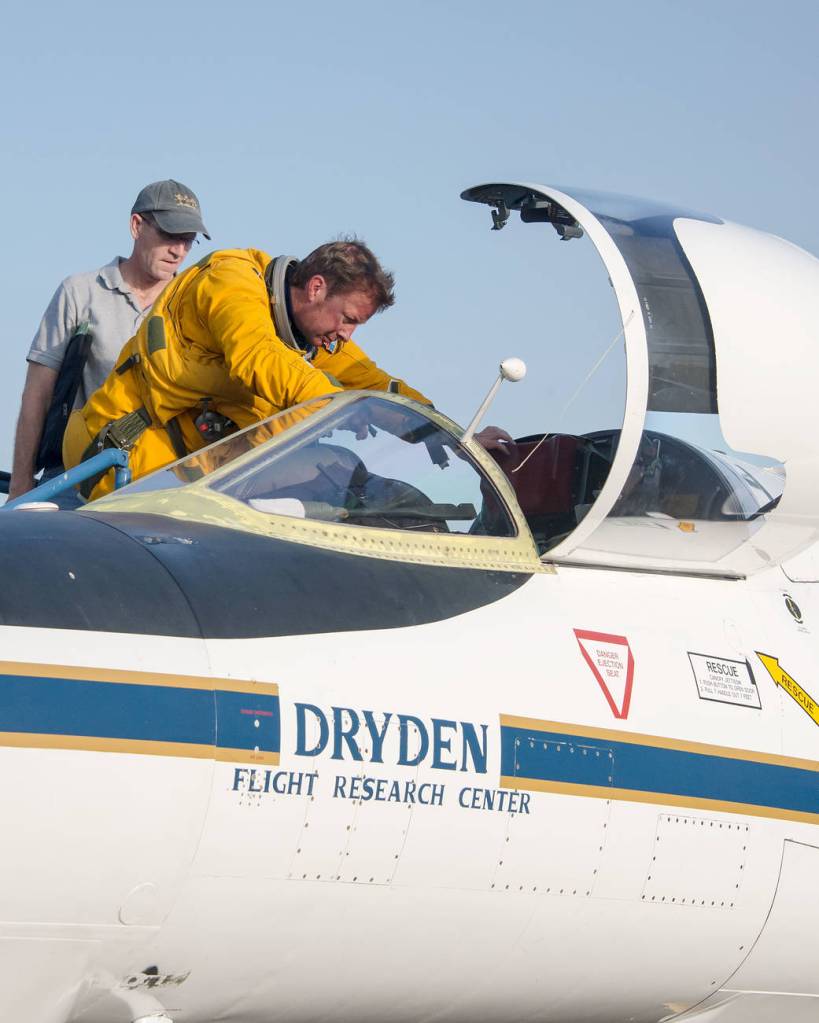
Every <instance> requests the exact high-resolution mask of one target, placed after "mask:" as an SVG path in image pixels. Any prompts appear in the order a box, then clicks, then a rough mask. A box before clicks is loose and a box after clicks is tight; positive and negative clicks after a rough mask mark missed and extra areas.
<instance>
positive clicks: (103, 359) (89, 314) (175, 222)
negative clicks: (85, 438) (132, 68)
mask: <svg viewBox="0 0 819 1023" xmlns="http://www.w3.org/2000/svg"><path fill="white" fill-rule="evenodd" d="M130 226H131V237H132V238H133V240H134V246H133V250H132V252H131V255H130V256H128V257H127V259H126V258H123V257H121V256H117V257H116V258H115V259H113V260H111V262H110V263H107V264H106V265H105V266H103V267H101V268H100V269H99V270H95V271H92V272H90V273H81V274H74V275H73V276H71V277H67V278H66V279H65V280H64V281H63V282H62V284H61V285H60V286H59V288H57V291H56V292H55V294H54V297H53V298H52V299H51V302H50V303H49V305H48V308H47V309H46V311H45V315H44V316H43V319H42V322H41V323H40V327H39V330H38V331H37V334H36V335H35V337H34V341H33V342H32V345H31V348H30V350H29V353H28V373H27V374H26V382H25V387H24V388H23V398H22V401H21V404H20V416H19V418H18V420H17V433H16V435H15V440H14V462H13V465H12V472H11V482H10V484H9V498H13V497H18V496H19V495H20V494H25V493H26V492H27V491H29V490H31V489H32V487H34V486H35V485H36V481H35V479H34V473H35V471H36V466H35V460H36V457H37V450H38V448H39V445H40V438H41V436H42V432H43V425H44V423H45V419H46V413H47V412H48V408H49V404H50V402H51V398H52V395H53V393H54V386H55V384H56V382H57V378H58V375H59V371H60V367H61V365H62V362H63V357H64V355H65V350H66V348H67V346H68V343H69V341H70V340H71V338H72V337H73V336H74V335H75V334H76V333H77V332H78V330H79V329H81V328H82V327H83V325H85V324H87V326H88V329H89V330H90V333H91V339H92V340H91V349H90V353H89V356H88V359H87V361H86V363H85V367H84V369H83V374H82V380H81V382H80V386H79V390H78V392H77V398H76V401H75V403H74V405H75V407H78V408H81V407H82V406H83V405H84V404H85V402H86V401H87V400H88V398H89V396H90V395H91V394H93V392H94V391H96V390H97V388H98V387H100V385H101V384H102V383H103V381H104V380H105V379H106V377H107V376H108V374H109V373H110V372H111V370H112V369H113V368H114V364H115V361H116V358H117V356H118V355H119V352H120V349H121V348H122V346H123V345H124V344H125V342H126V341H127V340H128V339H129V338H131V337H133V335H134V334H135V333H136V331H137V328H138V327H139V325H140V323H141V322H142V320H143V319H144V318H145V316H146V314H147V313H148V311H149V310H150V308H151V306H152V305H153V303H154V302H155V301H156V299H157V298H158V297H159V294H160V292H161V291H162V289H163V288H164V287H165V285H166V284H167V283H168V281H169V280H171V278H172V277H173V276H174V275H175V274H176V272H177V270H178V269H179V267H180V266H181V264H182V262H183V260H184V259H185V256H187V254H188V252H189V251H190V247H191V245H193V243H194V241H195V239H196V235H197V234H199V233H201V234H203V235H204V236H205V238H207V239H208V240H210V235H209V234H208V233H207V230H206V228H205V225H204V224H203V222H202V215H201V212H200V208H199V200H198V199H197V198H196V196H195V195H194V193H193V192H192V191H191V190H190V189H189V188H187V187H186V186H185V185H182V184H180V183H179V182H178V181H173V180H168V181H156V182H154V183H153V184H150V185H146V186H145V188H143V189H142V191H141V192H140V193H139V195H138V196H137V198H136V202H135V203H134V205H133V208H132V209H131V224H130ZM52 475H53V474H52Z"/></svg>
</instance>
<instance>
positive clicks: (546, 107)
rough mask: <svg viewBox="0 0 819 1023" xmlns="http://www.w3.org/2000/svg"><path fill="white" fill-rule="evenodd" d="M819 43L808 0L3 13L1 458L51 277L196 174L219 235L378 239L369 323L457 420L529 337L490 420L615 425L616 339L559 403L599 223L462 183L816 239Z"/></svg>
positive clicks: (582, 367)
mask: <svg viewBox="0 0 819 1023" xmlns="http://www.w3.org/2000/svg"><path fill="white" fill-rule="evenodd" d="M818 38H819V5H817V4H815V3H809V2H802V0H798V2H795V0H783V2H780V3H778V4H771V3H761V2H758V0H751V2H738V0H723V2H720V0H710V2H699V0H696V2H689V3H681V2H676V3H671V2H668V0H651V2H644V0H636V2H629V0H623V2H620V3H611V2H585V3H584V2H582V0H580V2H575V3H573V4H564V3H549V2H541V3H535V2H527V0H522V2H519V3H517V4H511V5H503V4H497V3H489V2H482V0H473V2H471V3H466V2H460V0H457V2H445V0H442V2H438V3H433V2H427V0H422V2H418V0H416V2H413V3H411V4H410V3H406V4H400V5H399V4H389V3H383V2H379V3H375V2H357V0H348V2H345V3H328V2H325V0H315V2H312V3H309V4H308V3H301V4H299V3H287V4H284V3H276V2H267V3H252V4H248V3H242V2H232V3H229V4H215V3H212V2H211V3H198V4H191V3H186V2H184V0H183V2H178V3H174V4H168V3H162V4H154V3H147V4H139V5H137V4H127V3H126V4H117V5H114V4H110V5H102V4H93V5H91V4H85V3H81V2H79V3H68V4H56V3H54V2H53V0H52V2H50V3H46V4H27V5H15V6H14V7H13V8H12V9H11V10H9V9H7V10H6V13H5V16H4V25H3V32H2V41H0V50H2V54H3V59H2V63H0V87H2V95H3V104H2V134H1V135H0V138H2V160H1V161H0V194H2V195H4V196H5V202H4V203H3V204H2V225H3V236H4V237H3V245H2V255H0V260H2V275H0V280H1V281H2V302H3V316H2V330H3V343H2V348H1V349H0V351H1V352H2V354H1V355H0V359H2V374H1V375H0V380H1V381H2V383H0V389H1V391H2V399H3V400H2V408H3V414H2V425H3V429H2V434H0V438H1V439H0V466H10V461H11V446H12V433H13V427H14V422H15V420H16V416H17V408H18V402H19V394H20V389H21V386H22V381H23V376H24V373H25V354H26V351H27V349H28V345H29V343H30V340H31V337H32V335H33V333H34V331H35V329H36V326H37V323H38V322H39V319H40V316H41V315H42V312H43V310H44V308H45V306H46V304H47V302H48V300H49V298H50V297H51V294H52V293H53V291H54V289H55V287H56V286H57V284H58V283H59V281H60V280H61V278H63V277H64V276H66V275H67V274H69V273H72V272H76V271H79V270H88V269H93V268H95V267H97V266H99V265H101V264H102V263H104V262H107V261H108V260H110V259H111V258H112V256H113V255H114V254H115V253H119V254H122V255H127V254H128V252H129V251H130V238H129V236H128V233H127V226H128V213H129V210H130V207H131V204H132V202H133V199H134V197H135V195H136V193H137V191H138V190H139V189H140V188H141V187H142V186H143V185H144V184H146V183H147V182H149V181H153V180H156V179H158V178H164V177H175V178H178V179H179V180H181V181H183V182H185V183H186V184H188V185H189V186H191V187H192V188H193V189H194V190H195V191H196V192H197V193H198V195H199V197H200V199H201V201H202V206H203V211H204V216H205V221H206V223H207V224H208V226H209V228H210V230H211V233H212V235H213V242H212V246H213V247H214V248H222V247H231V246H254V247H259V248H263V249H266V250H267V251H268V252H270V253H271V254H278V253H281V252H287V253H292V254H295V255H303V254H305V253H306V252H307V251H309V250H310V249H311V248H313V247H314V246H315V245H317V244H319V243H320V242H322V241H325V240H326V239H328V238H329V237H332V236H335V235H337V234H339V233H341V232H355V233H357V234H359V235H360V236H362V237H363V238H364V239H366V240H367V241H368V242H369V244H370V245H371V246H372V247H373V248H374V249H375V251H376V252H377V253H378V254H379V255H380V256H381V258H382V260H383V261H384V263H385V264H386V265H387V266H389V267H390V268H391V269H392V270H393V271H394V272H395V274H396V277H397V281H398V287H397V296H398V301H397V304H396V306H395V307H394V308H393V309H392V310H389V311H388V312H387V313H385V314H383V315H382V316H379V317H376V318H375V319H373V320H372V321H371V323H370V324H368V325H367V326H366V327H365V328H363V329H362V330H361V331H360V334H359V336H358V339H359V340H360V341H361V342H362V343H363V345H364V346H365V348H366V349H367V350H368V352H369V353H370V354H371V355H372V356H373V357H374V358H375V359H376V360H377V361H378V362H379V363H380V364H381V365H383V366H384V367H385V368H387V369H389V370H390V371H391V372H393V373H394V374H396V375H402V376H405V377H406V378H408V379H409V380H411V381H412V382H413V383H414V384H416V385H417V386H418V387H420V388H421V389H423V390H424V391H426V392H427V393H428V394H429V395H430V397H432V398H433V400H434V401H435V403H436V405H438V406H439V407H440V408H441V409H442V410H443V411H446V412H448V413H449V414H450V415H452V416H453V418H455V419H457V420H459V421H461V422H465V421H466V420H468V419H469V417H470V415H471V412H472V411H473V409H474V407H475V406H476V405H477V404H478V402H479V401H480V399H481V398H482V396H483V394H484V393H485V391H486V389H487V388H488V386H489V384H490V383H491V380H492V379H493V377H494V375H495V372H496V366H497V363H498V361H499V360H500V359H501V358H502V357H504V356H506V355H519V356H521V357H523V358H524V359H525V360H526V361H527V363H529V365H530V373H529V376H528V377H527V379H526V380H525V381H524V382H522V383H520V384H517V385H514V387H511V386H509V385H506V386H507V391H506V394H505V395H502V397H501V398H500V399H499V402H498V405H497V406H496V409H495V411H494V413H493V415H492V416H491V418H492V419H493V420H494V421H496V422H499V423H501V424H503V425H506V426H508V427H510V428H511V429H512V430H513V432H516V433H527V432H535V431H541V430H544V429H551V430H556V429H569V428H578V429H580V428H594V427H598V426H605V425H615V426H616V425H618V417H619V409H620V406H621V402H622V378H621V371H622V360H621V356H620V354H619V352H617V351H615V352H614V353H613V354H612V356H611V357H610V359H609V360H607V364H606V365H605V366H604V368H603V370H601V372H600V373H599V374H598V375H597V377H596V378H595V379H594V380H593V381H592V382H591V384H590V385H589V386H588V387H587V388H586V390H585V391H584V393H583V396H582V401H580V402H578V403H576V404H575V406H573V408H572V409H571V410H569V411H568V412H565V413H562V411H561V410H562V408H563V406H564V405H565V402H566V399H567V398H568V397H569V396H570V395H571V393H572V392H573V391H574V389H575V387H576V385H577V383H578V382H579V381H580V379H582V378H583V377H584V376H585V375H586V373H587V371H588V369H589V368H590V367H591V365H592V364H593V363H594V361H595V359H596V358H597V356H598V355H599V353H600V352H601V351H602V350H603V349H605V348H606V347H607V346H608V344H609V342H610V341H611V340H612V339H613V337H614V335H615V334H616V332H617V330H618V328H619V322H618V320H617V319H616V316H615V310H614V304H613V299H612V296H611V292H610V289H609V287H608V285H607V282H606V275H605V273H604V271H603V269H602V267H601V265H600V264H599V262H598V260H597V257H596V255H595V253H594V251H593V249H592V247H591V245H590V243H589V242H588V241H587V240H584V241H582V242H580V243H578V242H572V243H569V244H563V243H559V242H558V240H557V237H556V235H555V234H554V232H553V231H552V230H551V229H550V228H547V227H543V226H540V225H529V226H528V227H524V226H523V225H521V224H520V223H519V222H518V220H517V217H516V218H515V220H514V222H510V225H509V227H508V228H507V229H506V230H505V231H503V232H501V233H500V234H497V233H495V234H493V233H491V232H490V231H489V225H490V219H489V211H488V210H487V209H486V208H485V207H478V206H474V205H471V204H466V203H463V202H461V201H460V200H459V198H458V194H459V192H460V191H461V190H462V189H463V188H465V187H467V186H469V185H472V184H476V183H478V182H482V181H487V180H498V179H508V180H529V181H540V182H544V183H552V184H575V185H579V186H585V187H591V188H596V189H602V190H608V191H619V192H625V193H630V194H636V195H642V196H648V197H656V198H661V199H669V200H674V201H677V202H679V203H682V204H684V205H687V206H689V207H692V208H695V209H702V210H705V211H708V212H711V213H715V214H717V215H719V216H722V217H725V218H727V219H731V220H736V221H739V222H742V223H747V224H750V225H753V226H755V227H760V228H762V229H766V230H772V231H774V232H775V233H777V234H781V235H783V236H785V237H786V238H789V239H790V240H792V241H794V242H796V243H797V244H799V245H802V246H804V247H805V248H807V249H809V250H811V251H813V252H814V253H819V211H818V210H817V203H816V180H815V179H816V173H817V166H819V151H818V149H819V147H818V146H817V127H816V125H817V107H819V102H818V101H819V86H818V85H817V72H816V66H817V62H816V41H817V39H818ZM204 244H205V245H208V243H207V242H205V243H204ZM205 251H207V250H206V249H203V248H198V249H195V250H194V253H195V255H194V258H198V256H197V255H196V253H198V254H199V255H201V254H203V253H204V252H205ZM581 406H582V407H583V412H582V414H581V412H580V407H581Z"/></svg>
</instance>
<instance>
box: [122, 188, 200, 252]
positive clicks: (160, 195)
mask: <svg viewBox="0 0 819 1023" xmlns="http://www.w3.org/2000/svg"><path fill="white" fill-rule="evenodd" d="M131 213H150V214H152V215H153V218H154V220H155V221H156V222H157V224H158V225H159V226H160V227H161V228H162V230H163V231H167V232H168V234H188V233H189V232H191V231H196V233H197V234H203V235H204V236H205V237H206V238H207V239H208V241H210V235H209V234H208V229H207V228H206V227H205V225H204V224H203V223H202V214H201V212H200V210H199V200H198V199H197V198H196V196H195V195H194V193H193V192H192V191H191V189H190V188H188V186H187V185H183V184H182V183H181V182H179V181H174V180H173V179H172V178H169V179H168V180H167V181H154V182H152V183H151V184H150V185H146V186H145V187H144V188H143V189H142V191H141V192H140V193H139V195H138V196H137V197H136V202H135V203H134V205H133V206H132V207H131Z"/></svg>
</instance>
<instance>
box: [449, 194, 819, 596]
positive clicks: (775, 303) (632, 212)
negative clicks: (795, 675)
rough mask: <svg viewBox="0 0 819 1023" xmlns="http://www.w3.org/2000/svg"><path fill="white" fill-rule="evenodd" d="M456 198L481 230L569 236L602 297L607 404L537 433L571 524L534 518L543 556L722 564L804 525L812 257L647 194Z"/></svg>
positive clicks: (813, 474) (810, 537)
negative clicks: (603, 285) (619, 416)
mask: <svg viewBox="0 0 819 1023" xmlns="http://www.w3.org/2000/svg"><path fill="white" fill-rule="evenodd" d="M462 198H464V199H466V200H468V201H470V202H476V203H482V204H485V205H487V206H489V207H490V209H491V217H492V228H493V229H495V230H500V229H501V228H503V227H504V226H505V225H506V224H507V222H509V221H510V219H511V218H512V215H513V213H518V214H519V216H520V220H521V221H522V222H523V223H524V224H532V225H539V224H544V225H551V227H552V228H554V230H555V231H556V232H557V234H558V235H559V237H560V238H562V239H564V240H566V241H571V240H572V239H578V238H582V237H583V236H584V235H585V236H586V237H587V238H589V239H590V240H591V242H592V243H593V244H594V246H595V247H596V249H597V252H598V254H599V255H600V257H601V258H602V260H603V263H604V265H605V268H606V271H607V273H608V276H609V279H610V281H611V284H612V287H613V289H614V293H615V296H616V301H617V305H618V309H619V315H620V319H621V322H622V337H623V341H624V345H625V356H626V372H627V380H626V397H625V413H624V416H623V421H622V424H620V423H613V424H612V429H611V430H608V431H606V430H603V431H599V430H598V431H594V432H592V433H589V434H586V435H583V436H579V437H578V436H575V437H572V438H569V439H566V438H558V437H546V438H545V439H543V440H542V444H541V447H542V448H543V447H545V448H547V449H548V450H550V451H552V452H553V453H554V454H557V452H558V450H560V451H561V452H562V456H563V457H564V459H568V460H570V456H569V454H568V452H567V450H566V449H567V447H570V446H573V448H574V458H575V465H574V470H573V471H574V473H575V476H574V484H573V489H572V500H573V501H574V516H573V524H572V523H571V522H570V523H569V528H568V529H566V530H565V531H564V532H562V533H559V534H557V535H552V536H549V535H548V530H547V531H546V532H543V531H541V532H540V533H539V530H538V522H537V521H535V522H534V525H535V529H534V532H535V536H536V539H537V540H538V542H539V544H540V546H541V549H542V550H544V551H546V552H547V553H546V556H547V557H548V558H549V559H550V560H554V561H567V562H576V563H594V564H605V565H614V566H621V567H629V568H646V569H662V570H672V571H688V572H696V573H710V574H720V575H728V576H735V575H745V574H748V573H751V572H753V571H756V570H758V569H761V568H764V567H769V566H770V565H771V564H775V563H778V562H781V561H782V560H783V559H785V558H788V557H791V556H793V555H794V554H796V553H797V552H798V551H800V550H802V549H804V548H805V547H807V546H808V545H810V544H812V543H814V542H815V541H816V540H817V538H819V502H817V501H816V498H815V495H816V494H817V493H819V440H817V434H816V430H815V428H814V425H813V422H812V419H813V418H814V417H813V416H811V415H810V413H811V411H812V409H813V407H814V403H815V398H814V397H813V391H814V387H815V384H814V381H815V380H817V379H819V260H817V259H815V258H814V257H813V256H812V255H810V254H809V253H807V252H805V251H803V250H801V249H799V248H797V247H796V246H794V245H792V244H790V243H788V242H785V241H783V240H782V239H780V238H778V237H775V236H773V235H770V234H765V233H763V232H760V231H756V230H752V229H750V228H746V227H741V226H740V225H737V224H731V223H727V222H724V221H722V220H719V219H717V218H715V217H711V216H707V215H703V214H700V213H695V212H692V211H690V210H686V209H682V208H679V207H676V206H674V205H670V204H664V203H659V202H654V201H648V200H642V199H634V198H629V197H625V196H616V195H605V194H600V193H594V192H586V191H580V190H576V189H564V188H560V189H557V188H552V187H550V186H544V185H532V184H526V183H517V182H511V183H494V184H485V185H479V186H476V187H474V188H470V189H468V190H467V191H465V192H464V193H463V194H462ZM527 230H531V228H527ZM520 354H521V355H523V356H524V357H525V356H526V352H525V351H522V352H521V353H520ZM555 355H556V356H558V355H559V353H555ZM543 425H544V426H546V427H548V425H549V424H548V423H545V424H543ZM532 442H534V443H535V444H537V442H538V438H537V436H534V437H533V438H531V440H530V443H532ZM527 453H528V452H527ZM532 457H533V458H538V457H542V456H540V455H539V454H535V455H533V456H532ZM521 471H524V470H521ZM507 472H509V470H508V469H507ZM513 473H514V470H512V473H510V479H514V475H513ZM516 489H517V488H516ZM527 517H528V518H530V521H531V516H530V515H529V514H528V513H527Z"/></svg>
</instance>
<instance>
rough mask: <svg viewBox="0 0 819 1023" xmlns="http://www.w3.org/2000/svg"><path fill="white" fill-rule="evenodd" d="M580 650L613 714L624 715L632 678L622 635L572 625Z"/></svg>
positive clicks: (622, 716)
mask: <svg viewBox="0 0 819 1023" xmlns="http://www.w3.org/2000/svg"><path fill="white" fill-rule="evenodd" d="M574 634H575V636H576V637H577V642H578V645H579V646H580V652H581V654H583V658H584V660H585V661H586V664H588V666H589V667H590V668H591V670H592V673H593V674H594V677H595V678H596V679H597V683H598V685H599V686H600V688H601V689H602V690H603V695H604V696H605V697H606V700H607V701H608V705H609V707H611V712H612V714H614V716H615V717H616V718H627V717H628V708H629V704H630V703H631V686H632V683H633V682H634V657H633V656H632V653H631V647H630V646H629V645H628V640H627V639H626V637H625V636H613V635H611V634H609V633H607V632H587V631H586V630H585V629H575V630H574Z"/></svg>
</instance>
